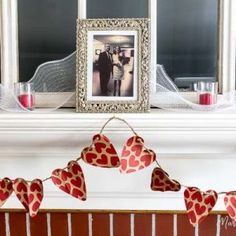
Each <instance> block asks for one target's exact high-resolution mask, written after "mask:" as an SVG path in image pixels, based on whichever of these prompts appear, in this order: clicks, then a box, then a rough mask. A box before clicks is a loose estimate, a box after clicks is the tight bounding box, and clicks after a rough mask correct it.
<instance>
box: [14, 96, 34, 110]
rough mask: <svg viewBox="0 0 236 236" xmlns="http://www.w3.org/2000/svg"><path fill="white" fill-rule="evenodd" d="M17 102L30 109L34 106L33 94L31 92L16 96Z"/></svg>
mask: <svg viewBox="0 0 236 236" xmlns="http://www.w3.org/2000/svg"><path fill="white" fill-rule="evenodd" d="M18 99H19V102H20V104H21V105H22V106H23V107H25V108H27V109H29V110H32V109H33V108H34V99H33V95H31V94H22V95H19V96H18Z"/></svg>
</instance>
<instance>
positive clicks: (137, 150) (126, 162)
mask: <svg viewBox="0 0 236 236" xmlns="http://www.w3.org/2000/svg"><path fill="white" fill-rule="evenodd" d="M155 160H156V155H155V153H154V152H153V151H152V150H147V149H146V148H145V147H144V140H143V139H142V138H141V137H139V136H133V137H131V138H129V139H128V140H127V141H126V143H125V145H124V148H123V150H122V154H121V166H120V172H121V173H131V172H135V171H138V170H141V169H144V168H146V167H148V166H150V165H151V164H152V163H153V162H154V161H155Z"/></svg>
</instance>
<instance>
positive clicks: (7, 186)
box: [0, 178, 13, 207]
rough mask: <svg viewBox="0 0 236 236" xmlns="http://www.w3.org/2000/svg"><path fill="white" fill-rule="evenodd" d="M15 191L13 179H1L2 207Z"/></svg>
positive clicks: (0, 195)
mask: <svg viewBox="0 0 236 236" xmlns="http://www.w3.org/2000/svg"><path fill="white" fill-rule="evenodd" d="M12 192H13V187H12V181H11V180H10V179H9V178H4V179H1V180H0V207H1V206H2V205H3V204H4V203H5V202H6V201H7V199H8V198H9V197H10V196H11V194H12Z"/></svg>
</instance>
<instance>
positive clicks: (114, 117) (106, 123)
mask: <svg viewBox="0 0 236 236" xmlns="http://www.w3.org/2000/svg"><path fill="white" fill-rule="evenodd" d="M113 120H119V121H121V122H123V123H125V124H126V125H127V126H128V127H129V129H130V130H131V131H132V132H133V134H134V135H135V136H139V135H138V133H137V132H136V131H135V130H134V128H133V127H132V126H131V125H130V124H129V123H128V122H127V121H126V120H125V119H122V118H120V117H117V116H112V117H111V118H110V119H108V120H107V121H106V122H105V124H104V125H103V126H102V128H101V130H100V134H102V132H103V131H104V129H105V128H106V126H107V125H108V124H109V123H110V122H111V121H113Z"/></svg>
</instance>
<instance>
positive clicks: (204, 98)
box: [197, 81, 218, 105]
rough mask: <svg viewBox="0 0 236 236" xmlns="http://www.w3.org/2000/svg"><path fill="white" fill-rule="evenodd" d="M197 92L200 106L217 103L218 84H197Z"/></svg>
mask: <svg viewBox="0 0 236 236" xmlns="http://www.w3.org/2000/svg"><path fill="white" fill-rule="evenodd" d="M197 92H198V98H199V104H200V105H213V104H216V103H217V93H218V83H217V82H203V81H201V82H198V84H197Z"/></svg>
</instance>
